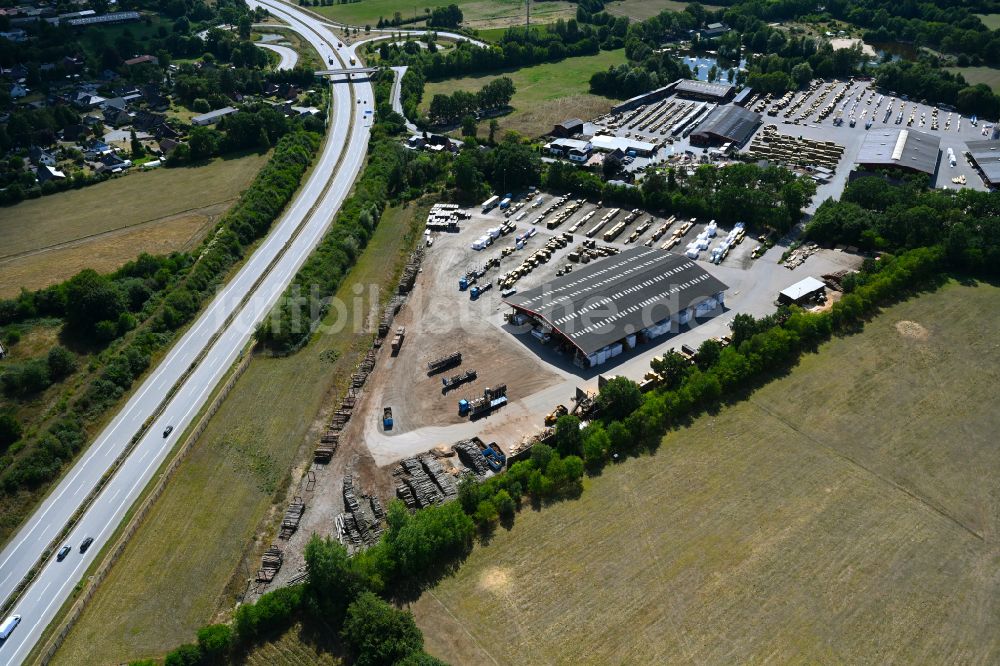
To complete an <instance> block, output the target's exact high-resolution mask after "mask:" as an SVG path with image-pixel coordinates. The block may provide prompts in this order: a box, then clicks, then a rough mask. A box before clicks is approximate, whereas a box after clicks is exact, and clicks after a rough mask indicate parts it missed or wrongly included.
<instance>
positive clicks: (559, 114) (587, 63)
mask: <svg viewBox="0 0 1000 666" xmlns="http://www.w3.org/2000/svg"><path fill="white" fill-rule="evenodd" d="M624 62H625V51H624V50H623V49H619V50H617V51H601V52H600V53H598V54H596V55H592V56H579V57H576V58H566V59H565V60H562V61H560V62H554V63H544V64H541V65H533V66H531V67H523V68H521V69H518V70H514V71H511V72H503V73H500V74H490V75H482V76H466V77H462V78H460V79H448V80H445V81H436V82H433V83H428V84H427V85H426V87H425V88H424V98H423V103H422V111H423V112H424V113H426V112H427V109H428V108H430V103H431V99H432V98H433V97H434V95H436V94H438V93H442V94H450V93H452V92H454V91H455V90H465V91H468V92H476V91H478V90H479V89H480V88H482V87H483V86H484V85H486V84H487V83H489V82H490V81H492V80H493V79H496V78H498V77H500V76H509V77H510V78H511V79H512V80H513V81H514V87H515V88H516V90H517V92H516V93H514V99H513V100H511V106H512V107H514V111H513V112H512V113H511V114H510V115H507V116H502V117H500V118H497V120H498V122H499V123H500V127H501V129H502V130H504V131H505V130H515V131H518V132H521V133H522V134H525V135H528V136H538V135H541V134H545V133H546V132H549V131H551V130H552V126H553V125H554V124H556V123H558V122H560V121H562V120H565V119H566V118H593V117H595V116H598V115H601V114H602V113H606V112H607V111H608V110H609V109H610V108H611V107H612V105H614V100H612V99H609V98H607V97H601V96H599V95H591V94H590V93H589V90H590V77H591V76H592V75H593V74H594V73H595V72H599V71H604V70H606V69H607V68H608V67H610V66H611V65H618V64H622V63H624ZM488 127H489V121H488V120H486V121H483V122H481V123H480V128H479V132H480V135H482V136H485V132H487V131H488V130H487V128H488Z"/></svg>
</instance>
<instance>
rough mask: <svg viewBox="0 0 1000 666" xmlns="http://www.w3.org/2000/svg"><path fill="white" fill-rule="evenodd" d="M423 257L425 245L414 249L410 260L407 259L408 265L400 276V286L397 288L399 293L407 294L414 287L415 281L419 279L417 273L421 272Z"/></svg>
mask: <svg viewBox="0 0 1000 666" xmlns="http://www.w3.org/2000/svg"><path fill="white" fill-rule="evenodd" d="M423 258H424V248H423V247H418V248H417V249H416V250H414V252H413V254H411V255H410V259H409V261H407V262H406V266H404V267H403V274H402V275H401V276H400V278H399V286H398V287H397V288H396V292H397V293H399V294H407V293H409V292H410V290H411V289H413V283H414V282H416V281H417V273H419V272H420V262H421V261H422V260H423Z"/></svg>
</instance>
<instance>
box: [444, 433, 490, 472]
mask: <svg viewBox="0 0 1000 666" xmlns="http://www.w3.org/2000/svg"><path fill="white" fill-rule="evenodd" d="M452 448H453V449H455V453H457V454H458V459H459V460H461V461H462V464H464V465H465V466H466V467H468V468H469V469H471V470H472V471H473V472H475V473H476V474H477V475H478V476H485V475H486V473H487V472H489V471H490V467H489V465H487V464H486V458H485V457H484V456H483V452H482V451H481V450H480V448H479V446H478V445H477V444H476V442H475V441H474V440H471V439H464V440H462V441H461V442H458V443H456V444H455V445H454V446H453V447H452Z"/></svg>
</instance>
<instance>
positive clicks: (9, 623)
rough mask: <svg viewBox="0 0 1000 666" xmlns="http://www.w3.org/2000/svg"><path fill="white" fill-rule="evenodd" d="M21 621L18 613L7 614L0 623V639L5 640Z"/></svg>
mask: <svg viewBox="0 0 1000 666" xmlns="http://www.w3.org/2000/svg"><path fill="white" fill-rule="evenodd" d="M20 623H21V616H20V615H8V616H7V619H5V620H4V621H3V622H2V623H0V641H5V640H7V637H8V636H10V634H11V632H13V631H14V628H15V627H17V625H18V624H20Z"/></svg>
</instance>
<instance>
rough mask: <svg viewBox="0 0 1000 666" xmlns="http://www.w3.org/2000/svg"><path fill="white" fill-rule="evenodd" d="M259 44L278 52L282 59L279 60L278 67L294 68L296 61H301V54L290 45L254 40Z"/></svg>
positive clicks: (261, 46)
mask: <svg viewBox="0 0 1000 666" xmlns="http://www.w3.org/2000/svg"><path fill="white" fill-rule="evenodd" d="M254 43H255V44H256V45H257V46H259V47H260V48H262V49H267V50H268V51H274V52H275V53H277V54H278V55H279V56H280V57H281V60H280V61H279V62H278V67H277V69H279V70H281V69H294V68H295V63H297V62H298V61H299V54H298V53H296V52H295V49H293V48H292V47H290V46H283V45H281V44H269V43H266V42H254Z"/></svg>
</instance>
